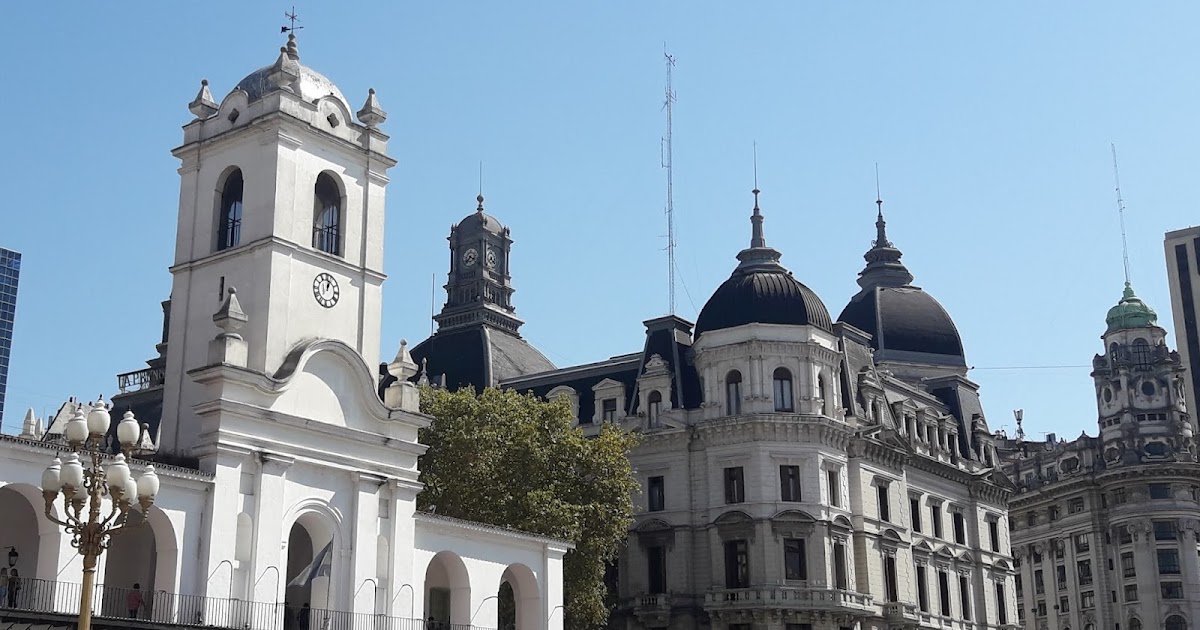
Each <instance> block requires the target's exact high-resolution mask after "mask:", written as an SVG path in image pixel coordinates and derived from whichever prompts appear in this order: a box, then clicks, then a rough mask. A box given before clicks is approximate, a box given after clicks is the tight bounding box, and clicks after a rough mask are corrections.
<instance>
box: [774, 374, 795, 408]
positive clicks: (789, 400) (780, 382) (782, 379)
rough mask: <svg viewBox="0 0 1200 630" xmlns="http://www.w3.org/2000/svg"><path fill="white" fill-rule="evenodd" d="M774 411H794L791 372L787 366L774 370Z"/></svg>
mask: <svg viewBox="0 0 1200 630" xmlns="http://www.w3.org/2000/svg"><path fill="white" fill-rule="evenodd" d="M774 380H775V411H795V409H796V406H795V403H794V401H793V397H792V373H791V372H789V371H788V369H787V368H783V367H781V368H776V370H775V377H774Z"/></svg>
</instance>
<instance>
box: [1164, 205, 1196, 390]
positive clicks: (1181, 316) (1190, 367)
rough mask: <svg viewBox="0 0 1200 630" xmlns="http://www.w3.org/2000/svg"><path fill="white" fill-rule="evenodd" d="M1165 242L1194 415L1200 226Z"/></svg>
mask: <svg viewBox="0 0 1200 630" xmlns="http://www.w3.org/2000/svg"><path fill="white" fill-rule="evenodd" d="M1164 241H1165V242H1164V243H1163V245H1164V248H1165V249H1166V256H1167V282H1168V284H1169V285H1170V289H1171V315H1172V319H1173V320H1174V321H1175V339H1177V340H1178V341H1177V343H1178V345H1179V354H1180V356H1182V357H1183V365H1184V367H1185V368H1186V373H1185V378H1186V379H1187V387H1186V388H1185V390H1184V398H1185V399H1186V400H1187V408H1188V409H1189V410H1191V412H1192V413H1195V410H1196V409H1197V407H1196V404H1197V403H1196V392H1200V323H1197V322H1198V321H1200V227H1190V228H1186V229H1182V230H1175V231H1173V232H1167V235H1166V238H1165V239H1164Z"/></svg>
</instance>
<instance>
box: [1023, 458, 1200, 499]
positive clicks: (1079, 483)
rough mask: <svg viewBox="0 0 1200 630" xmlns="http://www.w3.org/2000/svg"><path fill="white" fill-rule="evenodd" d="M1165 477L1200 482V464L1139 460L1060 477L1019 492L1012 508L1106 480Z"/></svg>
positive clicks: (1075, 490)
mask: <svg viewBox="0 0 1200 630" xmlns="http://www.w3.org/2000/svg"><path fill="white" fill-rule="evenodd" d="M1162 478H1176V479H1179V478H1183V479H1188V480H1192V481H1195V482H1198V483H1200V464H1195V463H1191V462H1163V463H1160V464H1139V465H1136V466H1120V467H1117V468H1113V469H1109V470H1103V471H1096V472H1088V473H1081V474H1078V475H1072V476H1070V477H1067V478H1065V479H1064V478H1062V477H1060V478H1059V480H1058V481H1055V482H1052V483H1048V484H1045V485H1042V486H1040V487H1038V488H1037V489H1036V490H1032V491H1029V492H1021V493H1015V494H1014V495H1013V497H1012V499H1010V501H1009V508H1010V509H1011V510H1017V509H1027V508H1029V507H1032V506H1035V505H1037V504H1039V503H1044V502H1050V501H1055V500H1058V499H1060V498H1063V497H1066V496H1068V495H1073V494H1075V493H1077V492H1082V491H1085V490H1098V489H1100V487H1102V486H1104V485H1106V484H1110V483H1114V482H1118V481H1130V480H1143V479H1144V480H1150V479H1162Z"/></svg>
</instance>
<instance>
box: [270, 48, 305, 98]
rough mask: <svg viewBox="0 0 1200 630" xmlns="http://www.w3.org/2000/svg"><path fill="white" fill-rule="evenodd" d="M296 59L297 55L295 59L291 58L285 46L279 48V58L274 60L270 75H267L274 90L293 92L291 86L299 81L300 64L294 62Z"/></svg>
mask: <svg viewBox="0 0 1200 630" xmlns="http://www.w3.org/2000/svg"><path fill="white" fill-rule="evenodd" d="M298 58H299V54H297V55H296V58H292V56H291V55H290V54H289V53H288V48H287V46H280V47H279V58H278V59H276V60H275V63H274V64H273V65H272V66H271V72H270V74H268V75H267V78H268V79H269V80H270V81H271V85H273V86H275V89H277V90H288V91H289V92H294V91H295V90H294V89H292V84H294V83H295V82H296V81H299V80H300V62H299V61H296V59H298Z"/></svg>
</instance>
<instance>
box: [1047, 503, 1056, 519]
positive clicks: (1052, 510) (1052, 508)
mask: <svg viewBox="0 0 1200 630" xmlns="http://www.w3.org/2000/svg"><path fill="white" fill-rule="evenodd" d="M1046 513H1047V514H1048V515H1049V517H1050V522H1051V523H1053V522H1054V521H1057V520H1058V506H1057V505H1051V506H1050V509H1049V510H1046Z"/></svg>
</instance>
